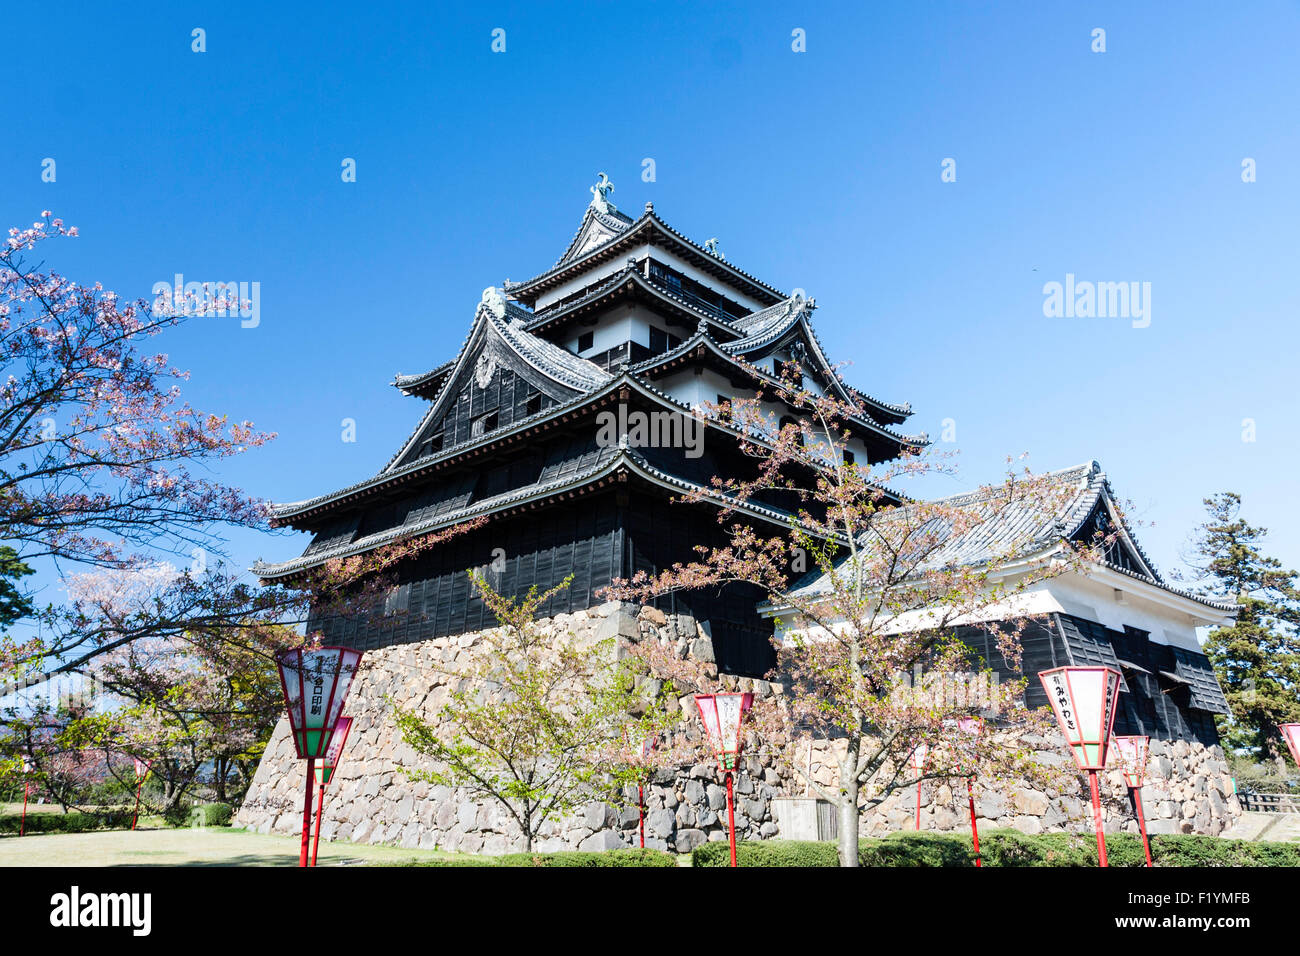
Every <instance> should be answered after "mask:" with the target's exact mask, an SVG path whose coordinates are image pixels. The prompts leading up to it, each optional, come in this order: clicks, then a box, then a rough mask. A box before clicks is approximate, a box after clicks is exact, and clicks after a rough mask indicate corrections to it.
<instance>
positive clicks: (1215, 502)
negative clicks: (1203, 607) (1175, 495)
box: [1195, 491, 1300, 759]
mask: <svg viewBox="0 0 1300 956" xmlns="http://www.w3.org/2000/svg"><path fill="white" fill-rule="evenodd" d="M1205 507H1206V510H1207V512H1208V513H1209V520H1208V521H1206V522H1205V523H1204V524H1203V525H1201V526H1200V528H1199V529H1198V531H1199V534H1198V536H1197V540H1196V544H1195V555H1196V557H1197V558H1198V559H1199V562H1198V564H1199V566H1198V571H1199V572H1200V577H1201V579H1202V580H1204V581H1206V582H1207V586H1206V587H1205V589H1204V590H1206V591H1207V592H1209V593H1218V594H1220V595H1227V596H1230V597H1231V599H1233V600H1235V601H1236V602H1237V605H1238V608H1239V610H1238V613H1237V620H1236V622H1235V623H1234V624H1232V625H1231V626H1228V627H1220V628H1218V629H1216V630H1214V631H1213V632H1211V634H1210V637H1209V640H1207V641H1206V644H1205V653H1206V654H1207V656H1208V657H1209V658H1210V660H1211V662H1213V664H1214V667H1215V670H1216V671H1217V672H1218V676H1219V682H1220V683H1221V684H1222V685H1223V690H1224V693H1225V694H1226V695H1227V698H1228V704H1229V706H1231V708H1232V719H1231V722H1230V723H1226V722H1225V725H1224V726H1220V728H1219V731H1220V734H1221V735H1222V736H1223V737H1224V738H1225V739H1226V740H1227V741H1228V742H1229V743H1230V744H1232V745H1235V746H1236V747H1239V748H1242V749H1246V750H1248V751H1251V752H1253V753H1254V755H1255V756H1256V757H1257V758H1260V759H1264V758H1276V757H1278V756H1280V755H1281V753H1282V752H1283V751H1284V749H1285V748H1284V747H1283V746H1282V745H1281V738H1280V735H1279V732H1278V729H1277V726H1278V724H1281V723H1287V722H1289V721H1300V697H1298V696H1297V695H1298V694H1300V629H1298V628H1297V625H1298V624H1300V591H1298V590H1297V589H1296V577H1297V573H1296V572H1295V571H1291V570H1287V569H1286V568H1284V567H1283V565H1282V563H1281V562H1280V561H1278V560H1277V559H1276V558H1272V557H1269V556H1267V555H1265V554H1264V553H1263V552H1262V551H1261V550H1260V543H1261V542H1262V541H1263V540H1264V538H1265V536H1266V535H1267V533H1268V532H1267V529H1265V528H1260V527H1256V526H1254V525H1251V524H1248V523H1247V522H1246V521H1245V520H1243V519H1242V518H1241V516H1240V512H1241V495H1239V494H1236V493H1234V492H1230V491H1225V492H1221V493H1220V494H1217V495H1215V496H1214V497H1212V498H1206V499H1205Z"/></svg>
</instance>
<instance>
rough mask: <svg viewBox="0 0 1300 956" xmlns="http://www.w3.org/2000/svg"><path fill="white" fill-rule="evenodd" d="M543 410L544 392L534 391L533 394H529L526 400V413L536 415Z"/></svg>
mask: <svg viewBox="0 0 1300 956" xmlns="http://www.w3.org/2000/svg"><path fill="white" fill-rule="evenodd" d="M541 410H542V393H541V392H533V394H531V395H529V396H528V398H527V399H526V400H525V401H524V414H525V415H536V414H537V413H538V412H540V411H541Z"/></svg>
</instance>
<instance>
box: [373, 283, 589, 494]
mask: <svg viewBox="0 0 1300 956" xmlns="http://www.w3.org/2000/svg"><path fill="white" fill-rule="evenodd" d="M484 319H486V321H485V322H484V324H485V325H490V326H491V327H492V329H493V331H495V332H496V334H497V337H498V338H500V339H501V340H502V341H503V342H505V344H506V345H507V346H509V347H510V349H511V350H512V351H513V352H514V353H515V354H516V355H518V356H519V358H520V359H521V360H522V361H524V362H525V363H526V364H528V365H530V366H532V367H533V368H536V369H537V370H538V371H539V372H541V373H542V374H544V375H548V376H549V377H550V378H552V379H554V380H555V381H556V382H558V383H559V384H561V385H565V386H567V387H569V388H573V389H574V390H575V391H579V392H581V391H583V389H584V386H581V385H577V384H573V383H572V382H570V381H565V380H564V379H561V378H556V377H555V375H554V374H550V373H549V372H548V371H547V370H546V369H542V368H538V366H537V365H536V364H535V363H534V362H531V361H529V360H528V359H527V358H526V357H525V356H524V355H523V353H521V352H520V351H519V348H518V347H517V346H516V345H515V343H514V342H513V341H512V340H511V339H510V337H509V335H507V334H506V333H505V332H503V331H502V330H503V329H508V328H509V322H507V321H506V319H505V317H504V316H497V314H496V313H495V312H493V311H492V310H491V309H490V308H488V306H487V304H486V303H483V302H480V303H479V305H478V308H477V309H475V311H474V321H473V323H472V324H471V325H470V330H469V334H467V335H466V336H465V340H464V341H463V342H462V343H461V347H460V352H459V353H457V356H456V358H455V360H454V361H455V367H454V368H453V369H452V371H451V372H450V373H449V374H448V375H447V377H446V379H445V380H444V381H443V383H442V385H441V386H439V388H438V392H437V394H436V395H434V397H433V399H432V401H431V402H430V404H429V409H428V411H426V412H425V414H424V416H423V417H422V418H421V419H420V422H419V424H418V425H417V426H416V428H415V431H414V432H412V434H411V437H410V438H408V439H407V440H406V441H405V442H404V443H403V444H402V446H401V448H400V449H399V450H398V451H397V454H395V455H393V457H392V458H390V459H389V460H388V463H387V464H386V465H384V468H383V470H382V471H381V472H380V474H385V473H388V472H391V471H392V468H393V465H394V463H395V462H397V461H398V460H399V459H400V458H401V457H402V456H403V455H405V454H407V453H408V452H409V451H410V449H411V447H412V445H413V443H414V442H415V440H416V439H417V438H418V437H419V436H420V433H421V432H423V430H424V428H425V426H426V425H428V424H429V422H430V420H431V419H432V416H433V414H434V412H435V411H437V410H438V409H439V408H440V406H441V403H442V399H443V396H444V394H445V393H446V392H447V389H448V388H450V387H451V383H452V382H453V381H455V379H456V377H457V375H456V373H457V372H459V371H460V370H461V369H462V368H463V367H464V366H463V362H464V360H465V359H466V358H467V357H468V355H469V345H470V342H471V340H472V339H473V337H474V335H475V332H476V331H477V330H478V329H479V325H480V322H481V321H482V320H484ZM510 331H511V332H513V330H510ZM521 331H522V330H521ZM527 334H528V335H529V337H530V338H533V339H536V340H537V341H539V342H545V341H546V340H545V339H542V338H541V337H540V336H536V335H533V334H532V333H531V332H530V333H527ZM546 344H547V345H549V346H551V347H552V348H556V349H558V348H560V347H559V346H558V345H555V343H553V342H547V343H546ZM562 351H564V352H566V353H567V354H570V355H572V353H571V352H568V350H567V349H564V350H562ZM574 358H577V359H580V360H581V361H584V362H586V361H587V360H586V359H582V358H581V356H574ZM587 364H589V365H591V366H592V368H593V369H596V370H600V371H603V370H601V369H600V366H598V365H596V364H595V363H594V362H588V363H587ZM606 374H607V373H606Z"/></svg>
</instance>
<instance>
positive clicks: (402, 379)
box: [389, 359, 456, 390]
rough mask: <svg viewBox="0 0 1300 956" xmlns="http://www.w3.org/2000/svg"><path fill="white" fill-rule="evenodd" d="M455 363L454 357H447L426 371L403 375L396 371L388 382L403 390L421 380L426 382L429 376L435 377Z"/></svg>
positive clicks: (419, 382) (416, 384)
mask: <svg viewBox="0 0 1300 956" xmlns="http://www.w3.org/2000/svg"><path fill="white" fill-rule="evenodd" d="M455 363H456V360H455V359H449V360H448V361H446V362H443V363H442V364H441V365H435V366H434V367H433V368H431V369H429V370H428V371H427V372H417V373H415V374H412V375H403V374H402V373H401V372H398V373H397V374H396V375H394V376H393V380H392V382H390V383H389V384H390V385H392V386H393V387H394V388H399V389H403V390H405V389H407V388H412V387H415V386H418V385H420V384H422V383H423V382H427V381H428V380H429V379H431V378H435V377H437V375H438V374H439V373H445V372H448V371H450V370H451V366H452V365H454V364H455Z"/></svg>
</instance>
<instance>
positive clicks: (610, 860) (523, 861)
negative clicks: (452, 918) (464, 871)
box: [381, 850, 677, 867]
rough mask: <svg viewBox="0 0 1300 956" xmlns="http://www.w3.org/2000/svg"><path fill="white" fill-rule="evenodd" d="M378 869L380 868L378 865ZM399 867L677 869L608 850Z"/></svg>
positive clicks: (645, 854)
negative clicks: (608, 867)
mask: <svg viewBox="0 0 1300 956" xmlns="http://www.w3.org/2000/svg"><path fill="white" fill-rule="evenodd" d="M381 865H382V864H381ZM399 865H401V866H587V867H591V866H595V867H600V866H660V867H674V866H677V857H676V856H675V855H674V854H672V853H665V852H663V851H662V850H608V851H606V852H604V853H585V852H582V851H578V850H565V851H561V852H559V853H507V854H506V855H505V856H466V857H464V858H461V859H444V860H412V861H410V862H407V863H402V864H399Z"/></svg>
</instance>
